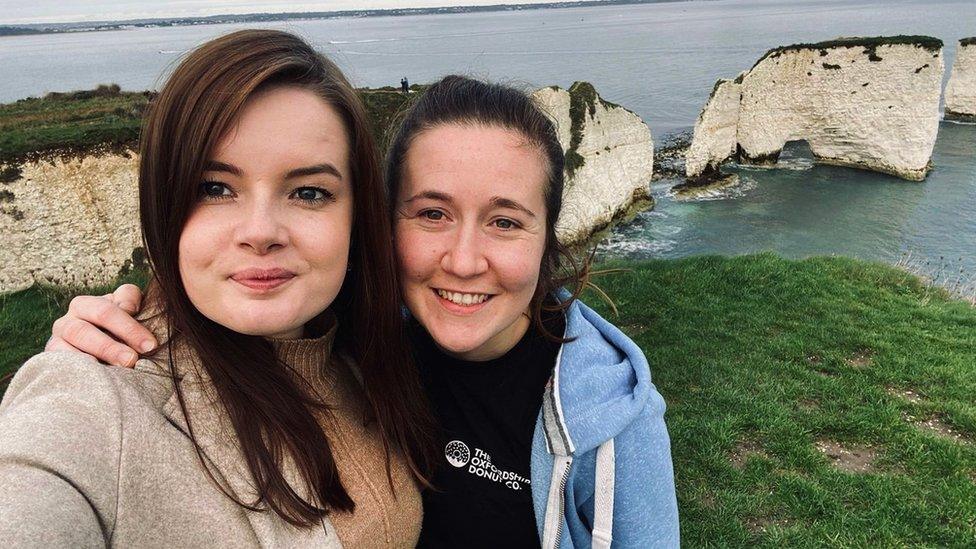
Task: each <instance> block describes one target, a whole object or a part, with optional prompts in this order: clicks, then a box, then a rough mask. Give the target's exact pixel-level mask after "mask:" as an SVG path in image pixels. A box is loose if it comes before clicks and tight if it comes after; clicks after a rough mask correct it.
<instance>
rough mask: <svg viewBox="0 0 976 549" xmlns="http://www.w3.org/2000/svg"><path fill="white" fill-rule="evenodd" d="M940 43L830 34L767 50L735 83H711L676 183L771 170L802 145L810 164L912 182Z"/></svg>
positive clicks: (920, 175)
mask: <svg viewBox="0 0 976 549" xmlns="http://www.w3.org/2000/svg"><path fill="white" fill-rule="evenodd" d="M942 74H943V61H942V41H941V40H939V39H937V38H931V37H927V36H889V37H872V38H838V39H836V40H831V41H828V42H820V43H817V44H795V45H792V46H784V47H779V48H775V49H772V50H770V51H768V52H766V54H765V55H764V56H762V58H760V59H759V61H757V62H756V64H755V65H754V66H753V67H752V68H751V69H750V70H748V71H746V72H744V73H742V74H740V75H739V77H738V78H736V79H735V80H719V82H718V83H717V84H716V86H715V89H714V91H713V93H712V95H711V97H710V98H709V100H708V102H707V103H706V104H705V107H704V109H703V110H702V113H701V115H700V116H699V117H698V122H697V123H696V124H695V131H694V136H693V138H692V144H691V146H690V147H689V149H688V156H687V159H686V173H685V175H686V177H687V182H686V183H685V184H684V185H682V187H685V188H686V189H687V188H694V187H697V186H702V185H707V184H710V183H711V182H712V181H714V180H715V178H716V177H720V176H721V172H720V170H719V166H720V165H721V164H722V163H723V162H724V161H726V160H729V159H731V158H735V159H736V160H738V161H739V162H740V163H743V164H758V165H775V164H776V161H777V160H778V158H779V154H780V152H781V151H782V150H783V146H784V145H785V144H786V143H788V142H790V141H806V142H807V144H808V145H809V146H810V150H811V152H812V153H813V155H814V156H815V157H816V159H817V160H818V161H820V162H823V163H826V164H836V165H841V166H850V167H854V168H861V169H866V170H872V171H877V172H881V173H887V174H891V175H894V176H897V177H901V178H903V179H908V180H911V181H921V180H923V179H924V178H925V176H926V175H927V174H928V171H929V169H930V168H931V164H930V159H931V157H932V149H933V148H934V147H935V138H936V135H937V133H938V128H939V99H940V95H941V83H942Z"/></svg>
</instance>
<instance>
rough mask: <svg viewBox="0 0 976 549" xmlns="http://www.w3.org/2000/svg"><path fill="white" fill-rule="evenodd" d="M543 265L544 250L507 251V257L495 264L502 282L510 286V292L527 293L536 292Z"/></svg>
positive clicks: (523, 249)
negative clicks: (540, 269) (540, 267)
mask: <svg viewBox="0 0 976 549" xmlns="http://www.w3.org/2000/svg"><path fill="white" fill-rule="evenodd" d="M541 263H542V249H541V247H540V248H539V249H538V250H526V249H525V248H522V249H519V250H507V251H506V253H505V257H503V258H499V260H497V261H496V262H495V271H496V272H498V274H499V278H500V279H501V281H502V282H503V283H504V284H505V285H506V286H508V289H509V291H512V292H520V293H527V294H529V295H530V296H531V295H532V294H533V293H534V292H535V287H536V285H537V284H538V282H539V266H540V265H541Z"/></svg>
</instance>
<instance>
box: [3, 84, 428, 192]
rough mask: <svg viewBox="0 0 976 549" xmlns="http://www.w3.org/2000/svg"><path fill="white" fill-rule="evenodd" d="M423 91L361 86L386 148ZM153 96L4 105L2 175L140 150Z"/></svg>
mask: <svg viewBox="0 0 976 549" xmlns="http://www.w3.org/2000/svg"><path fill="white" fill-rule="evenodd" d="M423 89H424V86H411V91H412V92H414V93H411V94H409V95H404V94H402V93H400V91H399V90H397V89H394V88H385V89H376V90H372V89H362V90H360V95H361V97H362V98H363V102H364V103H365V105H366V110H367V113H368V114H369V116H370V119H371V121H372V127H373V130H374V133H375V137H376V139H377V142H378V143H379V144H380V145H381V146H385V144H386V139H387V134H388V133H389V132H388V129H389V128H390V127H391V125H392V124H393V123H394V122H395V121H396V119H397V117H398V115H399V114H401V113H402V112H403V111H405V110H406V108H407V107H408V106H409V104H410V102H411V101H412V100H413V98H415V97H417V96H418V95H419V92H421V91H423ZM152 95H153V94H152V93H151V92H123V91H121V90H120V89H119V87H118V86H117V85H115V84H111V85H102V86H99V87H98V88H96V89H94V90H84V91H76V92H69V93H49V94H47V95H46V96H44V97H43V98H28V99H22V100H20V101H16V102H14V103H7V104H2V105H0V179H9V178H10V177H14V176H15V172H14V170H16V165H17V164H18V163H20V162H23V161H25V160H29V159H32V158H37V157H40V156H45V155H49V154H65V153H67V154H72V153H87V152H91V151H99V150H122V149H133V148H135V147H136V145H137V143H138V140H139V130H140V128H141V126H142V115H143V113H144V112H145V110H146V107H147V106H148V105H149V101H150V100H151V97H152ZM5 170H6V171H7V173H6V175H4V173H2V172H4V171H5Z"/></svg>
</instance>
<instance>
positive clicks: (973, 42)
mask: <svg viewBox="0 0 976 549" xmlns="http://www.w3.org/2000/svg"><path fill="white" fill-rule="evenodd" d="M959 45H960V46H976V36H970V37H969V38H963V39H961V40H959Z"/></svg>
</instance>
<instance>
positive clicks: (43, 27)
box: [0, 0, 688, 36]
mask: <svg viewBox="0 0 976 549" xmlns="http://www.w3.org/2000/svg"><path fill="white" fill-rule="evenodd" d="M684 1H688V0H578V1H572V2H547V3H541V4H495V5H488V6H446V7H433V8H392V9H371V10H340V11H313V12H294V13H245V14H229V15H208V16H202V17H173V18H156V19H128V20H124V21H86V22H79V23H30V24H26V23H25V24H21V25H0V36H21V35H28V34H60V33H68V32H99V31H117V30H131V29H138V28H154V27H180V26H189V25H221V24H233V23H270V22H277V21H295V20H303V19H306V20H307V19H339V18H347V17H357V18H359V17H391V16H393V17H395V16H401V15H443V14H455V13H483V12H494V11H527V10H539V9H562V8H586V7H594V6H621V5H630V4H662V3H671V2H684Z"/></svg>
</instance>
